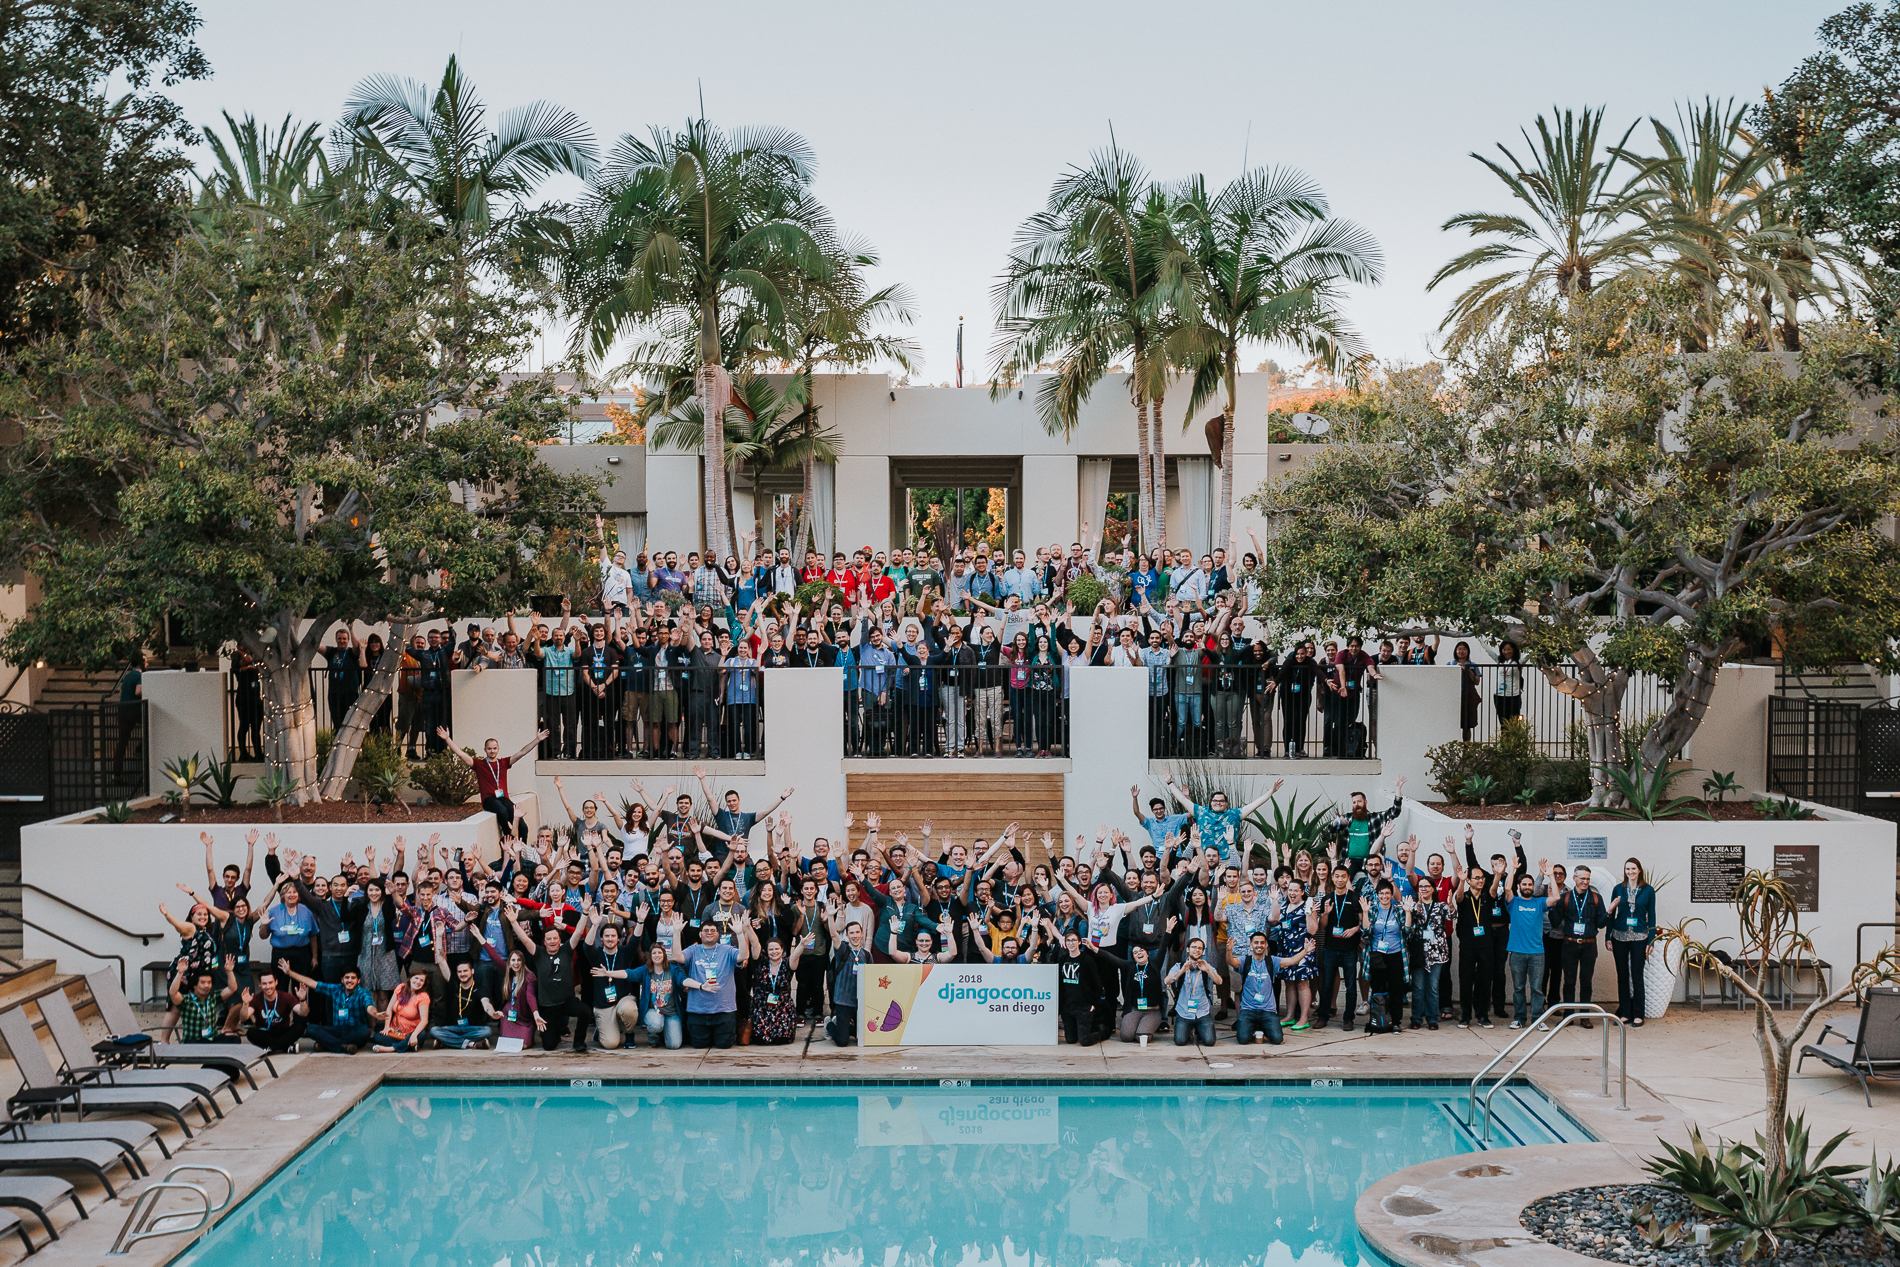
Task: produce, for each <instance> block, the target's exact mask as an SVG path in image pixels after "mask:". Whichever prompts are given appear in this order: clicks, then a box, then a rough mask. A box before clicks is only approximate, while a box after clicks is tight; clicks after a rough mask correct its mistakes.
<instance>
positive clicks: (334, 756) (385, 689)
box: [306, 618, 410, 801]
mask: <svg viewBox="0 0 1900 1267" xmlns="http://www.w3.org/2000/svg"><path fill="white" fill-rule="evenodd" d="M409 624H410V622H409V621H407V620H404V619H400V618H399V619H395V620H392V621H390V624H389V641H388V643H387V644H385V645H384V647H383V654H382V658H381V659H379V660H377V661H376V668H375V669H374V670H373V671H372V672H371V674H370V679H369V683H368V684H367V685H366V686H364V687H363V690H362V693H361V694H359V695H358V696H357V697H356V703H354V704H352V705H350V711H349V713H348V714H347V715H346V716H345V717H344V719H343V724H342V725H341V726H339V727H337V730H336V733H335V734H334V735H332V736H331V738H330V759H329V760H328V761H327V762H326V763H325V765H324V770H323V785H322V788H321V790H320V791H319V793H318V795H319V796H321V797H322V798H323V799H324V800H326V801H340V800H342V799H343V789H344V788H345V787H346V786H347V785H348V784H349V781H350V773H351V772H352V771H353V770H355V769H356V756H357V754H358V753H359V752H361V751H362V750H363V736H364V735H366V734H368V733H369V724H370V722H371V720H372V719H374V718H375V716H376V714H377V712H378V711H379V710H380V709H381V708H382V706H383V701H385V700H387V699H388V698H389V697H390V695H391V694H392V693H393V692H394V690H395V687H396V680H397V678H398V677H400V676H401V672H402V656H403V646H404V644H405V643H407V642H408V640H409ZM306 676H308V675H306Z"/></svg>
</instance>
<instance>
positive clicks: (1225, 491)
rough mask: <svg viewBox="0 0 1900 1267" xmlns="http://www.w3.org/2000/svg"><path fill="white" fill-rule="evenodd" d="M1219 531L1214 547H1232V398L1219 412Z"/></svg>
mask: <svg viewBox="0 0 1900 1267" xmlns="http://www.w3.org/2000/svg"><path fill="white" fill-rule="evenodd" d="M1220 437H1221V438H1220V530H1219V531H1218V532H1216V533H1215V534H1214V545H1215V546H1216V547H1217V548H1219V549H1223V550H1225V549H1229V548H1231V547H1232V545H1233V541H1232V538H1233V535H1234V398H1233V397H1232V396H1229V397H1228V398H1227V408H1225V409H1223V410H1221V419H1220Z"/></svg>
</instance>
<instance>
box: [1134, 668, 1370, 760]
mask: <svg viewBox="0 0 1900 1267" xmlns="http://www.w3.org/2000/svg"><path fill="white" fill-rule="evenodd" d="M1141 671H1142V672H1144V673H1146V674H1147V675H1148V755H1149V757H1150V758H1151V759H1153V760H1169V761H1172V760H1199V759H1216V760H1228V761H1271V760H1287V759H1292V760H1298V759H1301V758H1323V759H1327V760H1341V761H1364V760H1370V759H1372V758H1374V757H1377V756H1378V755H1379V684H1378V682H1377V681H1376V680H1367V681H1366V682H1365V683H1364V685H1363V687H1362V688H1361V689H1359V690H1356V691H1347V692H1346V693H1345V694H1344V695H1340V694H1337V693H1335V692H1332V691H1327V690H1324V689H1323V688H1317V687H1307V688H1306V689H1302V690H1300V691H1297V692H1296V691H1291V690H1279V689H1277V688H1276V686H1275V685H1274V684H1272V683H1270V682H1269V681H1268V680H1267V679H1265V678H1263V677H1262V676H1261V674H1260V672H1259V671H1258V670H1256V669H1252V668H1250V667H1246V666H1243V667H1241V668H1238V669H1236V668H1232V667H1226V668H1223V667H1221V666H1216V665H1206V666H1202V667H1201V668H1200V669H1199V670H1195V669H1180V668H1160V667H1155V668H1147V669H1143V670H1141ZM1196 678H1198V679H1199V680H1198V682H1196V680H1195V679H1196ZM1183 687H1194V688H1196V689H1187V690H1184V689H1182V688H1183Z"/></svg>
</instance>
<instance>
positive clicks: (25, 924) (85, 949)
mask: <svg viewBox="0 0 1900 1267" xmlns="http://www.w3.org/2000/svg"><path fill="white" fill-rule="evenodd" d="M19 920H20V927H22V928H30V929H32V930H33V931H34V932H36V933H45V934H46V935H47V936H48V937H51V938H52V939H53V940H54V941H57V942H64V943H65V944H66V945H68V946H71V947H72V948H73V949H74V950H77V951H78V952H79V953H80V954H82V955H87V956H90V957H91V958H93V959H115V960H117V961H118V964H119V989H120V990H124V989H125V988H126V980H125V956H124V955H115V954H111V953H109V952H106V951H100V950H93V949H92V948H91V947H89V946H82V945H80V944H79V943H78V942H76V941H74V940H72V939H71V938H70V937H62V936H60V934H58V933H56V932H54V931H53V930H52V929H50V928H42V927H40V926H39V925H38V924H35V923H34V922H33V921H32V920H30V919H28V918H27V917H26V916H24V915H22V916H20V917H19Z"/></svg>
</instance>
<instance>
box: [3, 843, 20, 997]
mask: <svg viewBox="0 0 1900 1267" xmlns="http://www.w3.org/2000/svg"><path fill="white" fill-rule="evenodd" d="M20 900H21V899H20V868H19V865H18V862H17V860H16V862H15V865H13V866H10V867H0V960H6V961H7V962H8V963H19V962H21V960H20V948H21V940H20V939H21V934H22V933H23V932H24V931H25V930H24V928H23V927H22V926H21V924H20V919H21V916H22V914H23V912H22V910H21V907H20ZM6 971H7V967H6V964H5V963H0V973H4V972H6Z"/></svg>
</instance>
